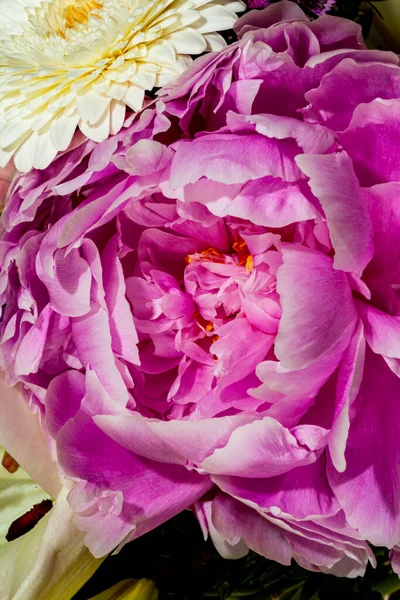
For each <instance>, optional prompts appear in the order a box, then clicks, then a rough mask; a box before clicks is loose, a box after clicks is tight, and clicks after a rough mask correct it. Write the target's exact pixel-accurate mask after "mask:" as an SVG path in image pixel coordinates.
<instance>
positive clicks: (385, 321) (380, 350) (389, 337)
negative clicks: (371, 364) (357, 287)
mask: <svg viewBox="0 0 400 600" xmlns="http://www.w3.org/2000/svg"><path fill="white" fill-rule="evenodd" d="M357 309H358V314H359V315H360V317H361V320H362V322H363V324H364V328H365V339H366V340H367V342H368V344H369V345H370V347H371V348H372V350H373V351H374V352H376V354H382V355H383V356H388V357H390V358H400V317H398V316H392V315H388V314H387V313H384V312H383V311H381V310H379V308H376V307H375V306H372V305H370V304H367V303H366V302H363V301H358V302H357Z"/></svg>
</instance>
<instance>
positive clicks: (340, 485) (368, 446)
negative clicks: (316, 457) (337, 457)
mask: <svg viewBox="0 0 400 600" xmlns="http://www.w3.org/2000/svg"><path fill="white" fill-rule="evenodd" d="M399 393H400V380H399V379H398V378H397V377H396V375H394V374H393V373H392V372H391V371H390V370H389V368H388V367H387V366H386V364H385V362H384V360H383V359H382V358H381V357H379V356H376V355H374V354H372V352H370V351H369V352H367V357H366V363H365V369H364V377H363V381H362V384H361V388H360V392H359V395H358V397H357V400H356V409H357V414H355V415H354V416H353V418H352V420H351V425H350V431H349V436H348V440H347V447H346V464H347V467H346V470H345V471H344V473H338V472H337V471H336V470H335V469H334V468H333V467H332V466H330V467H329V465H328V476H329V481H330V484H331V486H332V489H333V491H334V493H335V495H336V497H337V498H338V500H339V502H340V505H341V506H342V507H343V510H344V512H345V514H346V518H347V520H348V522H349V523H350V525H351V526H352V527H354V528H356V529H357V530H358V531H359V532H360V534H361V535H362V536H365V538H366V539H367V540H369V541H370V542H371V543H372V544H375V545H377V546H387V547H389V548H391V547H392V546H393V545H394V544H396V543H397V542H398V540H399V539H400V507H399V503H398V500H397V499H398V497H399V494H400V486H399V479H398V477H397V473H398V469H399V460H400V446H399V436H398V435H397V423H398V420H399V418H400V405H399V403H398V396H399ZM377 399H379V402H378V401H377ZM382 432H385V434H384V435H383V436H382Z"/></svg>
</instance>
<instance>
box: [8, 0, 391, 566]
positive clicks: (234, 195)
mask: <svg viewBox="0 0 400 600" xmlns="http://www.w3.org/2000/svg"><path fill="white" fill-rule="evenodd" d="M237 29H238V33H239V37H240V40H239V42H238V43H236V44H233V45H232V46H230V47H228V48H226V49H225V50H223V51H222V52H220V53H214V54H210V55H208V56H204V57H201V58H200V59H198V60H196V61H195V63H194V65H193V67H192V68H191V69H189V70H188V71H187V72H186V73H185V74H184V75H183V76H182V77H181V78H180V79H179V80H178V81H177V82H176V83H175V84H174V85H170V86H169V87H168V88H166V89H164V90H163V92H162V93H161V94H160V96H159V99H158V100H157V102H156V103H153V105H150V106H148V108H147V109H145V110H144V111H143V112H142V113H141V115H140V116H139V117H137V118H135V119H134V120H133V121H131V122H130V123H126V127H125V129H123V130H122V131H121V132H120V133H119V134H118V135H116V136H114V137H112V138H110V139H108V140H107V141H106V142H104V143H102V144H99V145H96V144H94V143H93V142H90V141H89V142H85V143H83V144H81V145H78V146H77V147H75V148H74V149H72V150H70V151H69V152H67V153H65V154H64V155H63V156H61V157H60V158H59V159H58V160H56V161H55V162H54V163H53V164H52V165H51V166H50V167H49V168H48V169H47V170H46V171H32V172H31V173H29V174H27V175H23V176H20V177H19V178H18V179H17V180H16V181H15V182H14V184H13V187H12V190H11V195H10V199H9V202H8V203H7V205H6V208H5V210H4V213H3V217H2V219H3V227H4V230H3V233H2V237H1V242H0V253H1V259H0V260H1V265H2V271H1V294H2V300H1V302H2V304H3V307H4V308H3V318H2V323H1V330H0V334H1V338H0V364H1V368H2V369H3V370H4V371H5V374H6V378H7V383H8V384H9V385H13V384H15V383H17V382H20V383H21V384H22V385H23V386H24V388H25V395H26V399H27V401H29V402H30V403H31V404H35V405H36V406H37V407H38V408H39V410H40V413H41V415H42V425H43V428H44V430H45V432H46V436H47V439H48V441H49V444H50V446H51V448H52V451H53V454H54V457H56V458H57V461H58V465H59V469H60V472H61V475H62V476H63V477H65V478H67V480H68V479H69V480H70V481H71V485H72V489H71V491H70V493H69V502H70V505H71V507H72V508H73V510H74V511H75V512H76V524H77V526H78V527H79V528H80V529H81V530H83V531H85V532H86V543H87V545H88V546H89V548H90V549H91V551H92V552H93V553H94V554H95V555H96V556H102V555H104V554H105V553H107V552H109V551H111V550H112V549H114V548H115V547H117V546H120V545H122V544H124V543H126V542H128V541H130V540H133V539H135V538H136V537H138V536H140V535H142V534H143V533H145V532H146V531H149V530H150V529H152V528H154V527H156V526H157V525H159V524H160V523H162V522H164V521H165V520H167V519H169V518H170V517H172V516H173V515H175V514H177V513H178V512H179V511H181V510H183V509H185V508H188V507H193V510H194V511H195V513H196V515H197V517H198V520H199V522H200V525H201V527H202V528H203V531H204V533H205V535H211V537H212V539H213V540H214V543H215V544H216V546H217V548H218V549H219V551H220V552H221V553H222V554H223V555H224V556H227V557H238V556H242V555H243V554H244V553H245V552H246V551H247V550H248V548H251V549H253V550H255V551H256V552H259V553H260V554H262V555H264V556H266V557H267V558H271V559H274V560H277V561H279V562H281V563H283V564H288V563H289V562H290V561H291V559H292V558H294V559H295V560H296V561H297V562H298V563H299V564H301V565H302V566H304V567H306V568H308V569H312V570H315V571H322V572H329V573H334V574H336V575H346V576H350V577H354V576H357V575H360V574H362V573H363V572H364V570H365V567H366V563H367V562H368V560H369V561H371V562H372V563H374V557H373V554H372V552H371V550H370V548H369V546H368V544H367V542H371V543H372V544H376V545H379V546H387V547H388V548H394V551H393V556H394V557H395V559H396V560H397V554H396V553H398V548H397V546H396V545H397V544H399V542H400V505H399V502H398V497H399V493H400V489H399V478H398V471H399V468H400V464H399V461H400V441H399V436H398V420H399V417H400V415H399V414H398V413H399V408H398V407H399V406H400V405H399V403H398V399H397V396H398V395H399V394H400V380H399V374H400V367H399V365H400V363H399V359H400V344H399V341H398V340H399V334H400V304H399V299H398V288H399V283H400V272H399V268H398V265H399V264H400V242H399V229H400V212H399V208H398V206H399V193H400V162H399V153H398V152H397V149H398V131H399V114H400V110H399V109H400V68H399V59H398V57H397V56H396V55H394V54H392V53H388V52H380V51H372V50H366V49H365V47H364V44H363V42H362V40H361V34H360V30H359V27H358V26H357V25H356V24H354V23H352V22H350V21H346V20H342V19H336V18H334V17H328V16H324V17H321V18H319V19H317V20H316V21H314V22H312V23H311V22H309V20H308V19H307V18H306V17H305V16H304V14H303V12H302V11H301V10H300V9H299V8H298V7H297V6H296V5H295V4H293V3H289V2H280V3H279V4H276V5H273V6H271V7H269V8H268V9H266V10H265V11H261V12H255V13H249V14H247V15H245V16H244V17H243V18H242V19H241V20H240V21H239V24H238V28H237Z"/></svg>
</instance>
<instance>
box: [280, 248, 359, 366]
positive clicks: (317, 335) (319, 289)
mask: <svg viewBox="0 0 400 600" xmlns="http://www.w3.org/2000/svg"><path fill="white" fill-rule="evenodd" d="M282 254H283V265H282V266H281V267H280V268H279V270H278V274H277V290H278V293H279V295H280V299H281V305H282V318H281V322H280V325H279V331H278V335H277V338H276V341H275V354H276V356H277V357H278V358H279V359H280V361H281V364H282V366H283V367H284V368H288V369H302V368H304V367H307V365H309V364H310V363H312V362H313V361H315V360H317V359H318V358H319V357H321V356H322V355H323V354H325V353H327V352H329V353H336V354H339V353H341V352H343V350H344V349H345V348H346V346H347V345H348V343H349V341H350V337H351V335H352V333H353V329H354V326H355V323H356V319H357V313H356V310H355V307H354V303H353V299H352V297H351V290H350V287H349V284H348V282H347V278H346V276H345V274H344V273H342V272H341V271H336V270H334V268H333V263H332V259H330V258H329V257H327V256H325V255H324V254H321V253H318V252H310V251H307V250H305V249H303V248H301V247H298V246H297V247H296V246H284V247H283V248H282ZM293 290H296V294H293Z"/></svg>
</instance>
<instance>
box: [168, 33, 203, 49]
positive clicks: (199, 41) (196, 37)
mask: <svg viewBox="0 0 400 600" xmlns="http://www.w3.org/2000/svg"><path fill="white" fill-rule="evenodd" d="M166 39H167V40H168V41H170V42H171V43H172V44H173V46H174V48H175V50H176V52H179V53H180V54H201V53H202V52H204V51H205V49H206V48H207V43H206V41H205V39H204V37H203V36H202V35H201V34H200V33H199V32H198V31H196V30H195V29H192V28H190V27H187V28H185V29H181V30H180V31H174V33H171V34H170V35H169V36H168V37H167V38H166Z"/></svg>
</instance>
